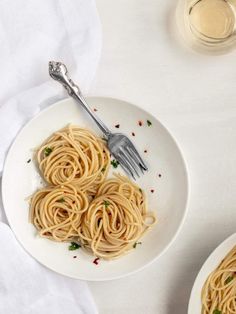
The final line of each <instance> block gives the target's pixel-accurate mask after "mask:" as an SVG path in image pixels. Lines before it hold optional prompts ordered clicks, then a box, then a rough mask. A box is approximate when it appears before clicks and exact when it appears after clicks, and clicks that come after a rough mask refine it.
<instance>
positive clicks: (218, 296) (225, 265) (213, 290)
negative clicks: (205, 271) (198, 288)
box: [201, 246, 236, 314]
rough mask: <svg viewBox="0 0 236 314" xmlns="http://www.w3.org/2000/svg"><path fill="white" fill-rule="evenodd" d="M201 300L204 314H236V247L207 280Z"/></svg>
mask: <svg viewBox="0 0 236 314" xmlns="http://www.w3.org/2000/svg"><path fill="white" fill-rule="evenodd" d="M201 299H202V314H231V313H236V246H234V247H233V249H232V250H231V251H230V252H229V253H228V254H227V255H226V257H225V258H224V259H223V261H222V262H221V263H220V265H219V266H218V267H217V268H216V269H215V270H214V271H213V272H212V273H211V274H210V275H209V277H208V278H207V280H206V282H205V284H204V286H203V289H202V296H201Z"/></svg>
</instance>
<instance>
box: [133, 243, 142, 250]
mask: <svg viewBox="0 0 236 314" xmlns="http://www.w3.org/2000/svg"><path fill="white" fill-rule="evenodd" d="M137 244H142V242H135V243H134V245H133V248H134V249H136V246H137Z"/></svg>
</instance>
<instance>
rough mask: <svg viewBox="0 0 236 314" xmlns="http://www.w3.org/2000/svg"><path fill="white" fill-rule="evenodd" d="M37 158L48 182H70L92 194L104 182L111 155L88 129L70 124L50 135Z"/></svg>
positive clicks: (99, 139) (57, 183) (54, 183)
mask: <svg viewBox="0 0 236 314" xmlns="http://www.w3.org/2000/svg"><path fill="white" fill-rule="evenodd" d="M36 157H37V161H38V165H39V169H40V170H41V172H42V174H43V177H44V179H45V180H46V181H47V182H48V183H50V184H52V185H61V184H66V183H73V184H74V185H77V186H78V187H79V188H80V189H82V190H84V191H86V192H88V193H90V194H91V195H94V194H95V193H96V191H97V187H98V186H99V185H100V184H101V183H102V182H103V181H104V180H105V179H106V177H107V174H108V171H109V166H110V153H109V151H108V149H107V147H106V146H105V144H104V142H103V140H102V139H101V138H98V137H97V136H95V135H94V134H93V133H92V132H91V131H89V130H87V129H84V128H79V127H77V126H72V125H69V126H67V127H65V128H63V129H61V130H59V131H57V132H55V133H54V134H53V135H52V136H50V137H49V138H48V139H47V140H46V141H45V142H44V143H43V145H42V146H41V147H40V148H39V149H38V151H37V156H36Z"/></svg>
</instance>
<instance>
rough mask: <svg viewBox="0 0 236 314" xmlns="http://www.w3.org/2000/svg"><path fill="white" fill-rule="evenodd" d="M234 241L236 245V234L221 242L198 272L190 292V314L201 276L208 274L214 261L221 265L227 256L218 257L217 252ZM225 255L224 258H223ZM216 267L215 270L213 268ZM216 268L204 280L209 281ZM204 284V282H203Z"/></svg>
mask: <svg viewBox="0 0 236 314" xmlns="http://www.w3.org/2000/svg"><path fill="white" fill-rule="evenodd" d="M233 239H235V243H236V232H235V233H233V234H231V235H230V236H228V237H227V238H226V239H224V240H223V241H222V242H220V244H218V245H217V246H216V247H215V248H214V249H213V250H212V251H211V253H210V254H209V255H208V257H207V258H206V259H205V261H204V262H203V264H202V266H201V268H200V270H199V271H198V273H197V276H196V277H195V279H194V283H193V286H192V289H191V292H190V297H189V302H188V314H193V313H192V309H193V307H194V301H193V300H194V296H196V294H197V295H198V293H197V292H198V285H199V282H201V276H202V273H206V271H205V268H208V265H209V264H210V265H211V264H212V260H214V259H216V260H217V263H216V264H217V265H218V264H219V263H220V261H221V260H222V259H223V258H224V257H225V255H226V254H227V252H226V253H224V255H223V253H222V254H220V255H218V257H217V252H218V251H220V250H223V248H224V247H226V246H227V244H228V243H230V242H231V241H232V240H233ZM221 255H223V256H221ZM213 267H214V268H213ZM215 267H217V266H212V267H210V268H212V269H211V270H210V271H209V273H208V274H206V278H205V279H204V280H206V279H207V276H208V275H209V274H210V272H211V271H213V270H214V269H215ZM203 284H204V282H203Z"/></svg>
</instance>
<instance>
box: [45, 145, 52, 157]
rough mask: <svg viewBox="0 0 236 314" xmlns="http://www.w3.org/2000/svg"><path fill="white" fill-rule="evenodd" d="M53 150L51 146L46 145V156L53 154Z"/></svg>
mask: <svg viewBox="0 0 236 314" xmlns="http://www.w3.org/2000/svg"><path fill="white" fill-rule="evenodd" d="M51 152H52V149H51V148H50V147H46V148H45V149H44V155H45V156H49V155H50V154H51Z"/></svg>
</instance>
